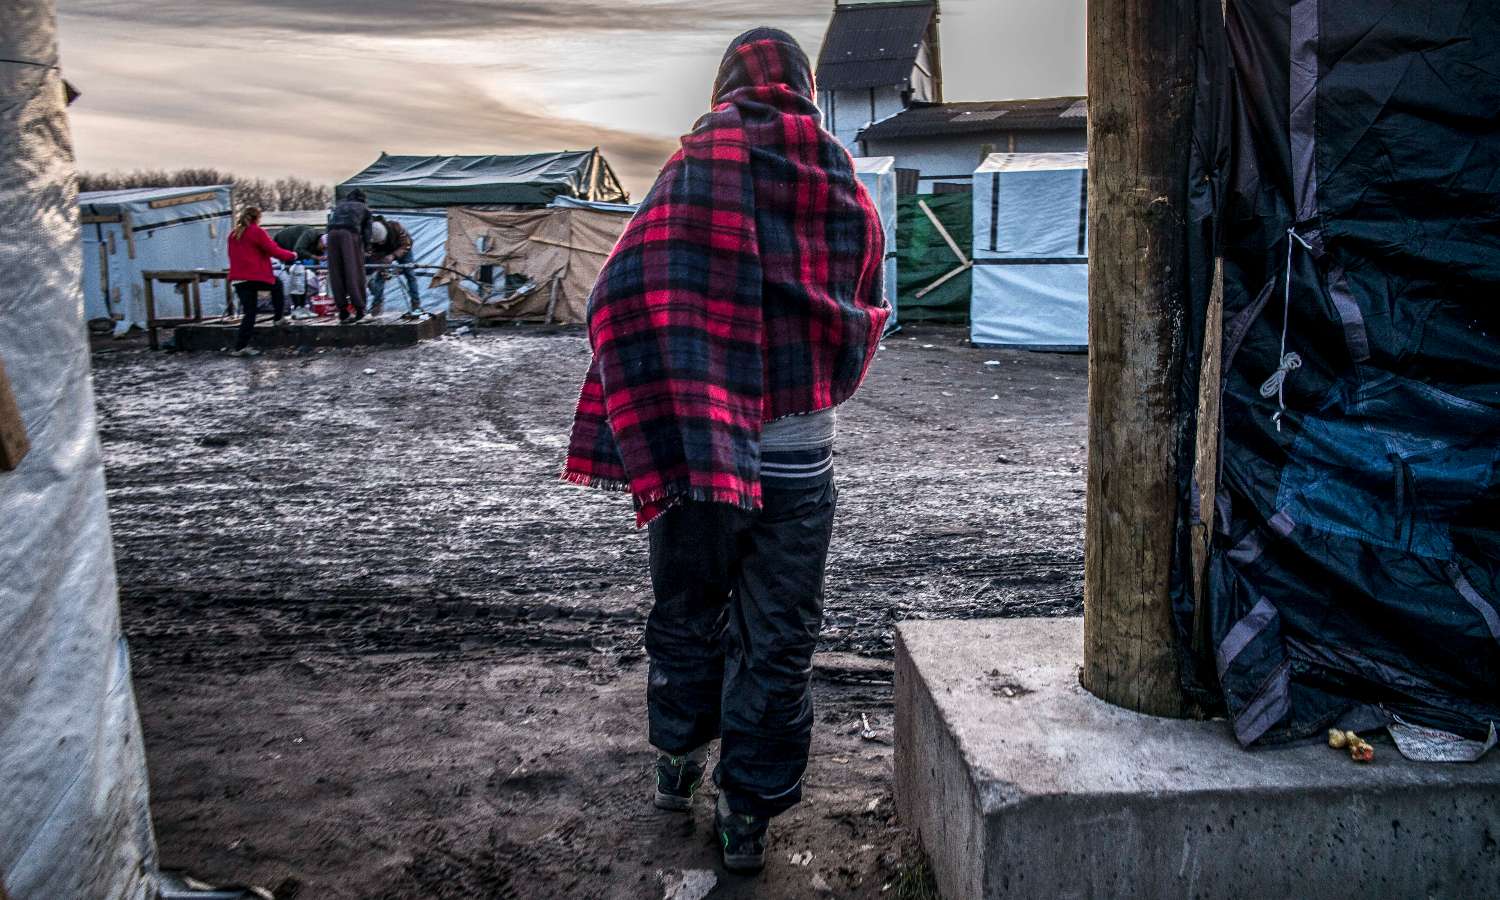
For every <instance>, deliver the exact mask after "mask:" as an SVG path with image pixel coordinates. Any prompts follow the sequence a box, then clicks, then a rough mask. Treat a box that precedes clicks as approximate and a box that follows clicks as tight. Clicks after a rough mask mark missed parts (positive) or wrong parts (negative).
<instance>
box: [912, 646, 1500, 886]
mask: <svg viewBox="0 0 1500 900" xmlns="http://www.w3.org/2000/svg"><path fill="white" fill-rule="evenodd" d="M1082 659H1083V623H1082V620H1081V619H1076V618H1072V619H982V620H974V621H947V622H906V623H903V624H902V625H900V626H899V627H898V628H897V644H896V806H897V811H898V812H899V814H900V816H901V818H902V820H903V821H904V822H905V823H906V824H907V825H908V826H910V827H911V828H913V829H914V830H915V831H916V832H917V834H918V836H919V838H920V840H921V841H922V844H923V846H924V847H925V848H926V850H927V853H928V855H929V857H930V858H931V860H932V865H933V869H934V871H935V873H936V875H937V881H938V885H939V887H940V888H941V889H942V892H943V896H944V897H946V898H948V900H971V898H974V900H977V898H985V900H989V898H998V897H1006V898H1024V897H1037V898H1047V900H1059V898H1082V897H1140V898H1172V897H1183V898H1189V897H1192V898H1216V897H1271V898H1304V897H1335V898H1344V897H1359V896H1365V897H1371V898H1374V897H1383V898H1395V897H1424V898H1427V897H1455V898H1457V897H1500V751H1496V752H1492V753H1490V754H1489V755H1488V756H1487V757H1486V758H1485V759H1483V760H1481V761H1480V762H1478V763H1472V764H1446V765H1439V764H1421V763H1413V762H1409V761H1407V760H1406V759H1404V758H1402V757H1401V755H1400V754H1399V753H1397V752H1396V748H1395V747H1394V745H1392V744H1391V743H1390V742H1389V741H1381V742H1377V744H1376V758H1375V761H1374V762H1373V763H1371V764H1368V765H1361V764H1357V763H1354V762H1351V761H1350V760H1349V758H1348V756H1347V755H1346V754H1344V753H1343V752H1342V751H1336V750H1333V749H1331V748H1329V747H1327V746H1325V745H1322V744H1303V745H1299V746H1295V747H1285V748H1277V749H1267V750H1256V751H1253V752H1252V751H1246V750H1243V749H1241V748H1240V747H1239V745H1238V744H1236V743H1235V742H1234V739H1233V738H1232V736H1231V735H1230V733H1229V729H1228V727H1227V725H1226V724H1225V723H1223V722H1186V721H1178V720H1172V719H1158V718H1154V717H1151V716H1143V715H1139V714H1136V713H1132V712H1129V711H1126V710H1124V709H1120V708H1118V707H1114V706H1110V705H1109V704H1107V703H1104V702H1103V701H1101V700H1099V699H1097V698H1096V697H1094V696H1093V695H1092V694H1090V693H1088V692H1087V691H1085V690H1084V689H1083V688H1082V687H1080V686H1079V683H1078V672H1079V665H1080V662H1081V661H1082Z"/></svg>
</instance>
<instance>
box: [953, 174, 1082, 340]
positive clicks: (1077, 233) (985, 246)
mask: <svg viewBox="0 0 1500 900" xmlns="http://www.w3.org/2000/svg"><path fill="white" fill-rule="evenodd" d="M1087 191H1088V154H1087V153H993V154H990V156H989V157H988V158H987V159H986V160H985V161H984V163H983V164H982V165H981V166H980V167H979V168H978V169H977V170H975V172H974V292H973V300H972V304H973V305H972V307H971V310H970V315H969V318H970V322H971V330H970V339H971V340H972V341H973V342H974V343H975V344H980V345H983V346H993V347H1016V348H1022V349H1027V350H1084V349H1087V347H1088V326H1089V267H1088V258H1089V257H1088V215H1087V203H1088V199H1087V198H1088V193H1087Z"/></svg>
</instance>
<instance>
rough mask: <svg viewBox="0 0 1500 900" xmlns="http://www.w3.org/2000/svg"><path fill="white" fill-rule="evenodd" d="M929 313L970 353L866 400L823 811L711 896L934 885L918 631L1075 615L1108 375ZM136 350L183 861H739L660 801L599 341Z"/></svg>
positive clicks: (787, 895) (943, 340)
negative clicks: (384, 850)
mask: <svg viewBox="0 0 1500 900" xmlns="http://www.w3.org/2000/svg"><path fill="white" fill-rule="evenodd" d="M909 327H910V328H911V330H912V332H913V333H919V334H921V336H922V339H924V340H925V341H926V342H928V343H931V344H933V345H934V347H938V348H942V349H943V351H944V352H943V353H941V354H927V353H918V354H913V353H902V352H900V350H901V348H902V347H906V348H907V349H908V350H909V349H911V344H912V343H915V341H913V342H908V343H896V341H900V340H902V339H901V338H897V337H894V336H893V337H891V338H889V339H888V341H889V347H890V348H891V350H893V351H896V352H895V353H893V354H882V356H881V358H880V359H878V360H877V361H876V362H875V363H874V364H873V366H872V369H871V375H870V379H869V381H868V382H867V383H866V385H865V386H864V388H862V389H861V391H860V393H859V394H857V395H856V396H855V397H854V398H853V399H851V400H850V401H849V402H848V403H847V404H845V405H844V406H842V407H841V408H840V421H839V430H840V440H839V446H838V453H839V457H838V465H839V466H840V469H841V474H840V476H839V477H840V478H841V479H842V480H843V486H842V487H841V492H840V497H839V518H840V524H839V528H838V530H837V531H836V533H835V536H834V542H833V547H832V549H831V551H830V556H829V568H828V592H827V606H826V611H825V624H824V628H823V633H822V637H821V639H820V641H819V644H818V648H817V653H816V655H815V656H814V659H813V669H814V673H813V691H814V693H815V695H816V703H817V709H818V725H817V732H816V735H817V736H816V737H815V739H814V742H813V755H812V758H811V759H810V761H809V769H808V778H807V781H806V784H805V789H806V792H807V793H806V797H805V800H804V802H803V803H802V804H800V805H799V806H798V807H796V808H794V809H792V810H791V811H789V812H788V813H787V814H786V815H784V816H781V817H778V819H777V823H776V831H775V838H774V841H775V842H776V843H774V844H773V850H776V851H779V852H776V854H775V857H776V858H775V860H774V863H775V864H773V865H771V866H768V867H767V870H766V871H765V872H764V873H762V874H761V875H760V876H759V877H758V878H757V879H738V878H730V877H729V876H727V875H724V874H722V872H721V873H720V874H719V876H718V884H717V887H715V888H714V889H713V892H712V893H711V894H710V896H709V898H708V900H754V898H757V897H775V898H777V900H816V898H817V897H818V896H820V895H815V894H814V892H813V890H812V889H811V887H810V886H809V880H810V878H811V876H812V874H813V871H814V870H813V869H812V868H811V867H802V866H789V865H787V864H786V854H787V853H790V852H791V851H792V850H802V849H804V848H812V847H815V848H817V849H816V850H815V851H814V853H815V854H816V859H815V860H814V863H815V864H816V865H817V866H818V869H817V870H816V871H820V872H822V873H823V875H824V877H825V878H826V879H827V880H828V881H829V882H831V883H832V885H833V887H834V888H835V892H836V895H837V896H839V897H848V898H850V900H876V898H877V897H879V898H882V900H884V898H892V897H896V896H900V897H902V898H903V900H911V897H910V896H908V895H906V894H902V893H900V891H898V890H897V889H896V888H892V892H894V893H892V892H887V893H886V894H881V893H880V887H881V886H882V885H883V884H886V883H890V882H892V881H893V880H895V879H898V878H899V877H900V871H898V868H897V866H898V863H901V862H903V861H906V862H907V863H908V864H909V865H910V866H911V867H913V868H912V871H913V872H921V871H922V868H921V864H920V857H919V852H918V851H917V850H916V849H915V844H914V842H913V839H912V837H911V835H910V834H909V833H907V832H905V831H904V830H903V829H900V828H899V827H892V825H891V822H890V819H891V816H892V815H893V814H894V812H893V808H892V803H891V800H890V799H889V797H890V791H891V778H892V775H891V773H892V771H893V764H892V755H893V753H894V751H893V749H892V732H891V722H892V713H893V700H892V697H893V689H892V681H893V672H892V669H893V666H892V656H893V635H892V629H891V623H892V622H893V621H899V620H901V619H908V618H913V617H920V618H974V617H980V616H1022V615H1026V616H1038V615H1039V616H1055V615H1073V614H1076V613H1077V612H1078V611H1079V610H1080V609H1081V607H1082V591H1083V578H1082V573H1083V505H1084V499H1083V491H1082V488H1083V473H1084V470H1085V468H1086V466H1087V453H1086V447H1085V444H1086V440H1085V435H1086V424H1087V406H1086V396H1087V360H1086V358H1084V357H1082V356H1065V355H1058V354H1045V353H1039V354H1030V353H1028V354H1016V356H1017V358H1018V359H1019V360H1020V362H1019V363H1017V364H1014V365H1013V364H1012V363H1011V362H1009V361H1008V360H1010V357H1009V356H1006V357H1001V360H1002V362H1004V365H1003V366H1002V367H1000V368H999V369H987V368H985V367H984V366H983V365H982V363H983V362H984V360H985V359H988V358H992V357H993V354H994V352H995V351H993V350H983V349H978V348H973V347H969V346H967V345H966V344H965V343H964V342H965V340H966V338H967V331H966V330H965V329H963V328H962V327H947V326H944V327H942V328H937V327H927V326H909ZM919 327H920V331H918V328H919ZM909 336H910V334H908V335H906V337H909ZM143 342H144V339H142V343H143ZM111 347H112V349H114V350H115V351H116V352H111V353H105V354H98V355H96V356H95V357H94V379H95V384H96V388H97V392H98V397H99V407H100V437H101V441H102V444H103V452H104V455H105V463H106V469H107V474H108V476H109V477H108V482H107V483H108V492H109V503H110V511H111V519H112V525H113V530H114V537H115V545H116V548H117V561H118V568H119V579H120V606H121V615H122V618H123V620H124V628H125V631H126V633H127V634H128V636H129V639H130V650H131V657H132V659H131V664H132V669H133V672H134V676H135V677H134V681H135V686H136V691H137V697H138V702H139V705H140V710H141V719H142V725H143V729H144V731H145V743H146V750H147V754H148V757H149V762H150V764H151V771H152V783H153V786H157V787H159V792H158V794H157V796H156V797H155V802H154V803H153V805H152V813H153V818H154V820H155V825H156V833H157V838H158V841H159V843H160V846H161V848H162V850H161V852H162V856H163V857H165V858H169V859H171V860H172V861H174V862H177V863H179V864H181V865H184V866H186V867H188V868H190V869H191V870H192V871H194V872H200V873H203V877H206V878H209V879H211V880H214V881H219V880H220V879H223V880H226V881H232V880H244V881H247V882H249V883H252V884H264V885H267V886H271V887H274V888H275V891H276V895H277V900H286V898H284V897H283V891H282V888H281V885H282V884H284V883H289V880H290V879H296V880H297V881H299V882H300V883H301V885H302V887H301V889H300V895H299V897H298V898H297V900H311V898H339V897H361V898H363V897H370V898H376V897H378V898H380V900H434V898H441V897H516V898H525V897H538V896H546V897H547V898H548V900H575V898H577V900H582V898H588V900H596V898H616V897H620V898H624V897H629V898H636V897H660V896H661V895H662V882H661V881H660V880H659V879H658V878H657V877H656V872H657V870H662V871H665V872H675V873H681V872H687V871H692V870H707V871H717V869H716V866H717V865H718V863H719V860H718V858H717V852H716V849H717V848H716V846H715V844H714V843H713V841H712V839H711V837H710V834H709V832H710V824H709V822H710V821H711V816H712V812H711V808H710V807H709V806H708V805H707V804H699V806H698V808H697V809H696V810H695V812H694V815H693V816H690V817H689V816H681V815H676V814H673V815H667V814H657V813H656V811H655V810H654V809H653V808H652V806H651V804H650V802H649V800H645V801H644V802H643V798H647V797H649V792H650V781H651V772H652V762H653V760H654V758H655V757H654V754H653V752H652V751H651V750H650V747H649V745H648V744H647V743H646V741H645V726H644V721H645V696H644V695H645V685H646V680H647V662H646V658H645V653H644V648H643V646H642V633H641V632H642V627H643V625H644V622H645V620H646V616H647V614H648V613H649V611H650V605H651V601H650V597H651V592H650V578H649V570H648V566H647V549H648V548H647V542H646V541H645V539H644V536H643V535H641V534H639V533H638V532H636V531H635V530H634V528H633V522H632V516H631V512H630V504H629V500H628V498H625V497H622V496H620V495H617V494H610V493H605V492H599V491H585V490H580V489H578V488H576V487H574V486H572V485H567V484H564V483H562V482H561V481H560V480H559V479H558V478H557V471H556V469H557V465H558V461H559V459H560V454H561V453H563V452H565V449H566V441H567V434H568V427H569V424H570V423H571V421H572V417H573V412H574V408H575V406H576V403H577V383H578V382H580V381H581V379H582V378H583V374H584V372H585V371H586V369H587V368H588V364H589V358H590V352H589V345H588V339H587V336H586V334H585V332H584V330H583V329H576V330H574V331H570V332H566V333H559V334H546V335H544V334H542V333H541V332H540V331H539V330H537V329H535V328H530V327H516V328H511V329H479V330H478V331H477V332H476V335H475V336H473V337H466V338H463V339H461V340H458V339H456V340H452V341H424V342H422V343H420V344H418V345H415V346H411V347H401V348H387V349H381V350H366V349H363V348H358V349H350V348H338V349H324V348H319V349H318V350H316V351H313V352H309V353H303V354H286V355H278V354H269V355H268V356H267V357H265V358H264V359H263V360H262V361H261V362H260V363H259V364H258V369H257V371H258V373H259V375H258V377H257V378H256V379H246V378H245V377H244V372H243V370H242V369H240V368H238V367H237V366H235V365H232V364H231V363H233V362H234V361H233V360H228V359H224V358H222V357H220V356H217V355H213V354H174V355H168V354H152V353H148V352H146V351H145V350H144V349H143V350H141V351H140V352H132V353H125V352H118V349H119V344H113V345H111ZM941 361H951V365H936V364H934V363H938V362H941ZM1022 363H1024V364H1022ZM364 368H373V369H375V371H376V374H375V375H373V376H372V375H364V374H362V370H363V369H364ZM1059 374H1060V375H1063V376H1065V380H1063V381H1056V380H1054V377H1053V376H1055V375H1059ZM184 383H191V384H192V385H193V386H194V390H193V392H192V393H191V395H183V394H182V392H181V389H180V387H181V385H182V384H184ZM944 390H947V391H951V392H953V393H954V395H955V398H954V399H945V398H942V397H941V396H940V391H944ZM986 391H990V392H998V393H999V394H1001V395H1003V396H1004V397H1005V402H1004V403H1003V404H996V403H992V402H989V401H987V400H986V399H985V398H986V397H988V396H989V394H988V393H985V392H986ZM166 423H170V427H166ZM948 429H956V430H948ZM206 435H215V436H222V438H223V443H222V445H219V446H212V447H210V449H207V450H204V449H202V448H201V447H200V446H199V445H198V444H197V443H196V441H197V439H198V438H200V437H201V436H206ZM893 436H899V446H896V445H893V443H892V438H893ZM372 447H374V448H378V452H371V448H372ZM1002 454H1003V455H1005V456H1006V457H1007V458H1008V459H1010V460H1012V461H1013V464H1011V465H1008V466H997V465H996V464H995V462H994V459H995V457H996V456H997V455H1002ZM997 470H998V472H997ZM953 483H963V484H964V490H963V491H952V490H945V489H943V486H944V485H951V484H953ZM164 510H165V511H166V512H164ZM164 529H170V531H171V533H172V539H171V540H163V539H162V535H163V533H164ZM239 547H243V548H248V549H247V551H246V552H245V553H244V554H243V555H240V554H239V553H238V551H235V554H236V555H235V556H234V564H233V565H225V556H224V554H225V553H226V552H228V551H227V550H226V548H239ZM986 671H988V670H986ZM1007 677H1008V678H1011V677H1012V676H1007ZM1012 680H1013V678H1012ZM982 684H985V685H988V682H982ZM371 698H378V702H376V701H373V700H372V699H371ZM555 710H556V712H554V711H555ZM861 712H863V713H864V714H865V715H864V717H863V718H862V717H861ZM867 727H868V730H869V731H871V732H875V733H876V734H877V739H875V740H867V739H865V738H864V737H863V733H864V731H866V730H867ZM298 737H301V738H303V742H302V743H300V744H298V743H295V739H296V738H298ZM268 742H269V743H268ZM304 776H307V777H304ZM205 797H207V798H215V802H205V801H204V799H203V798H205ZM872 797H883V798H885V799H880V800H878V801H875V802H874V807H873V809H868V810H867V809H866V806H867V804H869V803H871V802H872V801H871V798H872ZM217 798H224V799H223V800H222V801H220V800H218V799H217ZM267 810H276V812H277V814H276V815H274V816H268V815H267V814H266V811H267ZM372 810H378V811H379V814H376V815H371V814H370V812H371V811H372ZM241 835H242V836H243V837H244V840H243V841H242V842H240V843H238V844H237V845H236V847H235V849H233V850H230V849H228V848H227V847H226V845H227V844H228V843H229V842H230V841H231V840H234V839H236V838H237V837H239V836H241ZM864 846H872V847H873V848H874V849H872V850H868V851H866V850H861V849H859V848H861V847H864ZM374 847H390V848H400V850H399V852H392V853H390V854H388V855H381V856H380V857H379V862H378V863H377V864H372V859H374V857H373V856H372V853H373V851H369V850H368V849H366V848H374ZM355 848H358V849H355ZM783 848H784V849H783ZM846 867H848V868H849V869H851V870H852V871H851V872H850V873H849V874H847V875H846V874H845V869H846ZM896 883H897V884H898V885H904V884H905V882H902V881H899V880H897V882H896ZM911 896H921V895H920V894H916V895H911Z"/></svg>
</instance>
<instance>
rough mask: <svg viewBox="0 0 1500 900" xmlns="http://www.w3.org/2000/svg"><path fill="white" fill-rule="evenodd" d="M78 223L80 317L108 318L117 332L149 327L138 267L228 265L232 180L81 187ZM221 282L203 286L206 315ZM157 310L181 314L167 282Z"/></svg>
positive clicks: (216, 304) (217, 300)
mask: <svg viewBox="0 0 1500 900" xmlns="http://www.w3.org/2000/svg"><path fill="white" fill-rule="evenodd" d="M78 212H79V218H80V221H81V223H82V225H83V297H84V318H86V319H89V320H93V319H113V320H114V322H115V332H116V333H117V334H123V333H124V332H126V331H128V330H130V328H132V327H136V328H144V327H146V282H145V279H144V278H143V277H141V273H142V272H149V271H166V270H182V269H215V270H222V269H224V268H226V267H227V266H228V265H229V255H228V249H227V242H228V240H229V229H230V228H231V227H232V224H233V223H232V222H231V215H232V214H231V209H230V204H229V186H228V185H214V186H209V187H158V188H130V189H127V190H120V191H91V192H89V193H86V194H79V195H78ZM224 289H225V288H224V282H223V281H219V280H212V281H206V282H205V283H204V284H203V287H202V301H203V313H204V315H217V314H222V313H223V312H224V310H225V308H226V307H225V301H226V300H227V299H228V298H226V297H225V296H224ZM156 304H157V315H158V316H162V315H169V316H170V315H179V314H180V313H181V308H180V306H179V305H178V300H177V298H176V296H175V295H173V294H172V293H171V291H170V290H169V289H168V290H158V291H157V292H156Z"/></svg>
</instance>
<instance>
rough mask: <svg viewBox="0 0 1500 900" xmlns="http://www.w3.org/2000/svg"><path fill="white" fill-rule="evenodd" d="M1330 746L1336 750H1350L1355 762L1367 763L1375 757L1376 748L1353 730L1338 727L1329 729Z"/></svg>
mask: <svg viewBox="0 0 1500 900" xmlns="http://www.w3.org/2000/svg"><path fill="white" fill-rule="evenodd" d="M1328 746H1330V747H1332V748H1334V749H1335V750H1345V749H1347V750H1348V751H1349V758H1350V759H1352V760H1354V761H1355V762H1360V763H1367V762H1371V761H1373V760H1374V759H1375V748H1374V747H1372V746H1370V744H1369V742H1367V741H1366V740H1365V739H1364V738H1362V737H1360V736H1359V735H1357V734H1355V733H1354V732H1352V731H1341V730H1340V729H1337V728H1330V729H1328Z"/></svg>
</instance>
